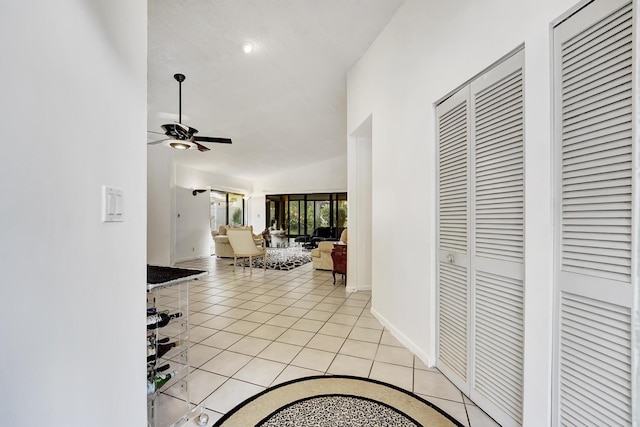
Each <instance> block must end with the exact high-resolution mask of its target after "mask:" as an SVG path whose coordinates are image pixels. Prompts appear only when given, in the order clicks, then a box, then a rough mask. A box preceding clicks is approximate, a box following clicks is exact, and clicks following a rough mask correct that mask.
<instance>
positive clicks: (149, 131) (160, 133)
mask: <svg viewBox="0 0 640 427" xmlns="http://www.w3.org/2000/svg"><path fill="white" fill-rule="evenodd" d="M147 133H155V134H158V135H164V132H155V131H153V130H148V131H147Z"/></svg>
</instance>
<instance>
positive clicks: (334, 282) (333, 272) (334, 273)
mask: <svg viewBox="0 0 640 427" xmlns="http://www.w3.org/2000/svg"><path fill="white" fill-rule="evenodd" d="M332 274H333V284H334V285H335V284H336V272H335V271H332Z"/></svg>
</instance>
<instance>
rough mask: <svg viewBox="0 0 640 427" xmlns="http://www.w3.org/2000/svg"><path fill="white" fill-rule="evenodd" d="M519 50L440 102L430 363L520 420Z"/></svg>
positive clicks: (488, 406) (501, 417)
mask: <svg viewBox="0 0 640 427" xmlns="http://www.w3.org/2000/svg"><path fill="white" fill-rule="evenodd" d="M523 60H524V53H523V51H520V52H518V53H516V54H514V55H512V56H511V57H509V58H508V59H506V60H504V61H503V62H501V63H499V64H498V65H496V66H495V67H493V68H492V69H490V70H489V71H487V72H486V73H485V74H483V75H482V76H480V77H479V78H478V79H476V80H474V81H473V82H472V83H470V84H469V85H468V86H466V87H465V88H463V89H462V90H460V91H459V92H458V93H456V94H454V95H453V96H451V97H449V98H448V99H447V100H445V101H444V102H443V103H441V104H439V105H438V107H437V109H436V113H437V119H438V143H439V145H438V147H439V162H438V166H439V170H438V178H439V184H438V189H439V191H438V195H439V200H438V201H439V212H438V213H439V216H438V218H439V221H438V224H439V225H438V227H439V237H438V244H439V262H438V320H439V322H438V325H439V327H438V368H439V369H440V370H441V371H442V372H443V373H444V374H445V375H446V376H447V377H448V378H449V379H450V380H451V381H452V382H453V383H454V384H455V385H456V386H458V387H459V388H460V389H461V390H463V391H464V392H465V393H466V394H467V395H468V396H470V397H471V398H472V399H473V400H474V401H475V402H476V403H478V404H479V406H480V407H481V408H482V409H483V410H485V411H486V412H487V413H489V414H490V415H491V416H492V417H494V418H495V419H496V420H497V421H498V422H500V424H501V425H503V426H505V427H507V426H517V425H521V423H522V377H523V363H522V354H523V340H524V330H523V318H524V316H523V306H524V301H523V298H524V282H523V271H524V269H523V260H524V253H523V250H524V244H523V229H524V206H523V205H524V173H523V172H524V171H523V164H524V162H523V148H524V129H523V128H524V123H523V119H524V114H523V102H524V93H523V92H524V85H523V70H522V69H523Z"/></svg>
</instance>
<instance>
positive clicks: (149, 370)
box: [147, 363, 171, 381]
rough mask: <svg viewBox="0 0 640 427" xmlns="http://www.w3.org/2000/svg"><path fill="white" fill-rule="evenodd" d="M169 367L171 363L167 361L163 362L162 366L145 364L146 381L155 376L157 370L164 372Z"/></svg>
mask: <svg viewBox="0 0 640 427" xmlns="http://www.w3.org/2000/svg"><path fill="white" fill-rule="evenodd" d="M170 367H171V365H170V364H169V363H166V364H164V365H162V366H158V367H157V368H156V367H153V366H150V365H147V381H151V380H152V379H153V378H154V377H155V376H156V374H157V373H158V372H164V371H166V370H167V369H169V368H170Z"/></svg>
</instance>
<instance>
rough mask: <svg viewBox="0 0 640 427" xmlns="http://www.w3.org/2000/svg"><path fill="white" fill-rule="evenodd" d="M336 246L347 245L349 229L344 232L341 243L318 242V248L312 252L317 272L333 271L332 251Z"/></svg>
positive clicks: (341, 235)
mask: <svg viewBox="0 0 640 427" xmlns="http://www.w3.org/2000/svg"><path fill="white" fill-rule="evenodd" d="M335 244H345V245H346V244H347V229H346V228H345V229H344V230H342V234H340V241H339V242H336V241H323V242H318V247H317V248H315V249H312V250H311V259H312V260H313V268H315V269H316V270H329V271H332V270H333V261H332V260H331V251H332V250H333V245H335Z"/></svg>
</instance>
